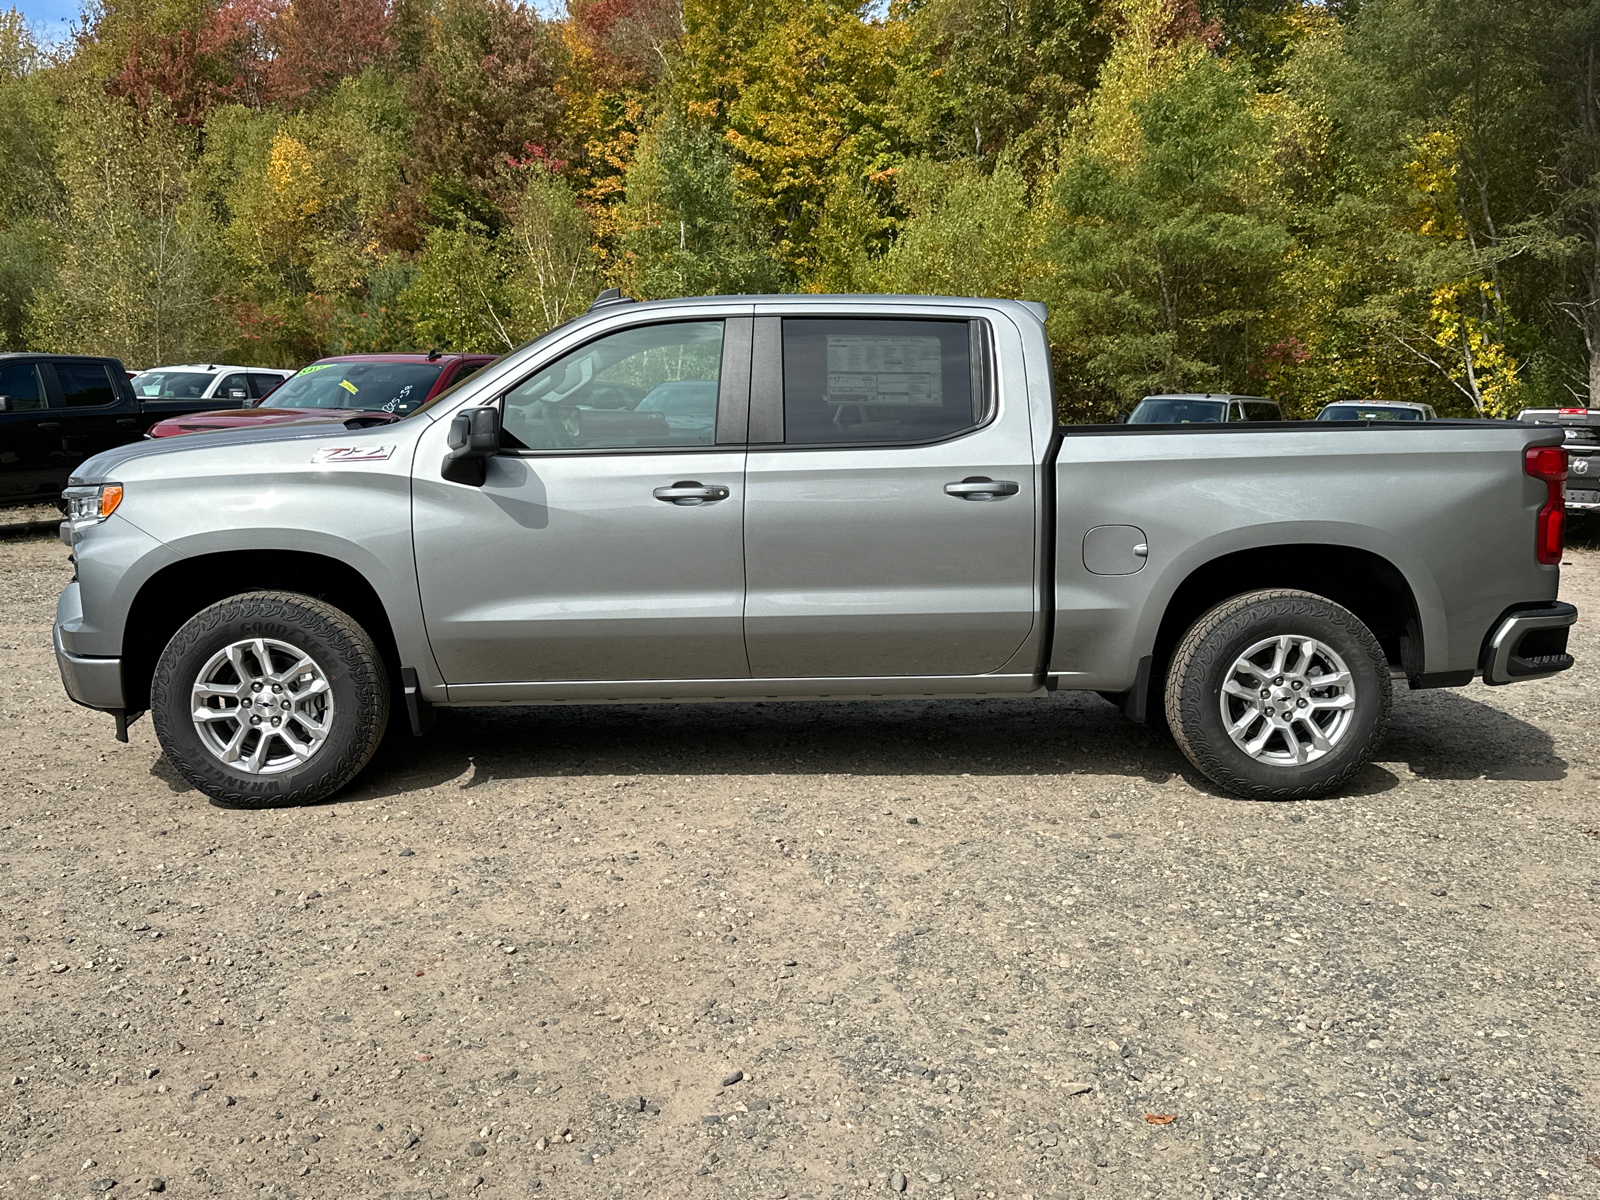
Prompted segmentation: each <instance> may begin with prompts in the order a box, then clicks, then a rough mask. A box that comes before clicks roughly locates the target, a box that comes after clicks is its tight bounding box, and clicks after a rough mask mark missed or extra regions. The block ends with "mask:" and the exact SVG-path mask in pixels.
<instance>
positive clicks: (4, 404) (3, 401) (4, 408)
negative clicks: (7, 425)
mask: <svg viewBox="0 0 1600 1200" xmlns="http://www.w3.org/2000/svg"><path fill="white" fill-rule="evenodd" d="M10 411H11V397H10V396H0V412H10Z"/></svg>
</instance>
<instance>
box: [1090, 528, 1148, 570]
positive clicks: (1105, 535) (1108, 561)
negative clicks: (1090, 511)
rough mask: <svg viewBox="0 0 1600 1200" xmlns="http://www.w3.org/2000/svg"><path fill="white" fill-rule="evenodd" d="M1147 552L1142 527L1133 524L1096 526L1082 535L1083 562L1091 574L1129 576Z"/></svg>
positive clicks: (1145, 558) (1143, 559)
mask: <svg viewBox="0 0 1600 1200" xmlns="http://www.w3.org/2000/svg"><path fill="white" fill-rule="evenodd" d="M1149 554H1150V545H1149V543H1148V541H1147V540H1146V539H1145V536H1144V530H1142V529H1140V528H1138V527H1137V526H1135V525H1097V526H1096V527H1095V528H1093V529H1091V530H1089V532H1088V533H1086V534H1084V535H1083V565H1084V566H1085V567H1087V568H1088V569H1089V571H1090V572H1091V573H1092V574H1095V575H1132V574H1133V573H1134V572H1135V571H1137V570H1139V569H1140V568H1141V567H1143V566H1144V564H1145V562H1146V560H1147V559H1148V557H1149Z"/></svg>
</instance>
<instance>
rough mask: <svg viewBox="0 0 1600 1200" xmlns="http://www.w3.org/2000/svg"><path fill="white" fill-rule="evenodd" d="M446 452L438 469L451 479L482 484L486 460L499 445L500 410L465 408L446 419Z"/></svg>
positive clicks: (468, 483) (452, 481)
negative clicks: (448, 449)
mask: <svg viewBox="0 0 1600 1200" xmlns="http://www.w3.org/2000/svg"><path fill="white" fill-rule="evenodd" d="M449 444H450V453H449V454H446V455H445V456H444V464H443V466H442V467H441V468H440V470H439V473H440V474H441V475H443V476H444V477H445V478H446V479H448V480H449V481H450V482H451V483H464V484H467V485H468V486H469V487H482V486H483V481H484V478H485V476H486V474H487V463H488V460H489V459H491V458H493V457H494V455H495V452H496V451H498V450H499V449H500V410H499V409H497V408H468V409H463V410H462V411H461V412H458V413H457V414H456V415H455V417H454V418H452V419H451V421H450V438H449Z"/></svg>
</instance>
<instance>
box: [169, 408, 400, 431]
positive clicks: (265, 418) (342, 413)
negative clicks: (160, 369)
mask: <svg viewBox="0 0 1600 1200" xmlns="http://www.w3.org/2000/svg"><path fill="white" fill-rule="evenodd" d="M399 419H400V418H399V417H398V416H396V415H395V414H394V413H387V412H383V411H381V410H372V409H365V408H224V409H218V410H216V411H214V412H197V413H185V414H183V415H182V416H176V417H168V418H167V419H166V420H164V421H157V422H156V423H155V424H154V425H152V426H151V427H150V436H151V437H152V438H165V437H175V436H177V435H178V434H183V433H214V432H217V431H219V430H223V429H260V428H262V427H263V426H268V425H337V424H341V423H343V422H345V421H350V420H359V421H361V422H362V423H364V424H367V425H388V424H391V423H392V422H394V421H398V420H399Z"/></svg>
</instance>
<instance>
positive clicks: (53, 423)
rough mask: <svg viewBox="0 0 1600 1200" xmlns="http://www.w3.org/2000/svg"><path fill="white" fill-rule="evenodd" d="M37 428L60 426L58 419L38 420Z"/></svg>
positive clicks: (55, 427) (58, 427)
mask: <svg viewBox="0 0 1600 1200" xmlns="http://www.w3.org/2000/svg"><path fill="white" fill-rule="evenodd" d="M39 428H40V429H60V428H61V422H60V421H40V422H39Z"/></svg>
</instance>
